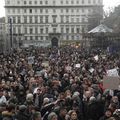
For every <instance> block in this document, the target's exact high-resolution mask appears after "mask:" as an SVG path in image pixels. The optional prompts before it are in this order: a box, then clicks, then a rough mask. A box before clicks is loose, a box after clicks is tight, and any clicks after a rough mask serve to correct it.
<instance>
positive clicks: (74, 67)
mask: <svg viewBox="0 0 120 120" xmlns="http://www.w3.org/2000/svg"><path fill="white" fill-rule="evenodd" d="M95 56H97V59H95ZM113 68H117V69H118V73H119V68H120V54H119V53H112V54H110V53H109V52H107V51H102V50H100V49H97V50H87V49H81V48H79V47H73V46H65V47H61V48H26V49H19V50H14V51H13V52H12V53H9V54H1V55H0V120H120V110H119V109H120V90H108V89H105V88H104V86H103V80H104V76H105V75H106V71H107V70H109V69H113Z"/></svg>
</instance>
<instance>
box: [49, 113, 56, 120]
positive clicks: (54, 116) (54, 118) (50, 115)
mask: <svg viewBox="0 0 120 120" xmlns="http://www.w3.org/2000/svg"><path fill="white" fill-rule="evenodd" d="M57 117H58V116H57V114H56V113H55V112H51V113H50V114H49V115H48V120H58V119H57Z"/></svg>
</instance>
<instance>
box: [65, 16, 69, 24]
mask: <svg viewBox="0 0 120 120" xmlns="http://www.w3.org/2000/svg"><path fill="white" fill-rule="evenodd" d="M66 22H67V23H69V16H68V15H67V16H66Z"/></svg>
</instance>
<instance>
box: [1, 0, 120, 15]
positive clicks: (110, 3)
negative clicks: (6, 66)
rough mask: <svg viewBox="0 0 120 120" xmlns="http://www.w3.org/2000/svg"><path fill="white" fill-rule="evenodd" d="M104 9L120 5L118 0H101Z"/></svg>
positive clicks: (2, 0) (2, 7) (2, 11)
mask: <svg viewBox="0 0 120 120" xmlns="http://www.w3.org/2000/svg"><path fill="white" fill-rule="evenodd" d="M103 1H104V9H105V10H107V9H108V8H109V7H114V6H117V5H120V0H103ZM2 16H5V10H4V0H0V17H2Z"/></svg>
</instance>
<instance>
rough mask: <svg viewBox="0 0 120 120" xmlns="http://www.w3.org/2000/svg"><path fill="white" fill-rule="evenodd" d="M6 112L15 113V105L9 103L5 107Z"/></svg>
mask: <svg viewBox="0 0 120 120" xmlns="http://www.w3.org/2000/svg"><path fill="white" fill-rule="evenodd" d="M7 110H8V111H9V112H12V113H14V112H15V105H14V104H13V103H10V104H9V105H8V106H7Z"/></svg>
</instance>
